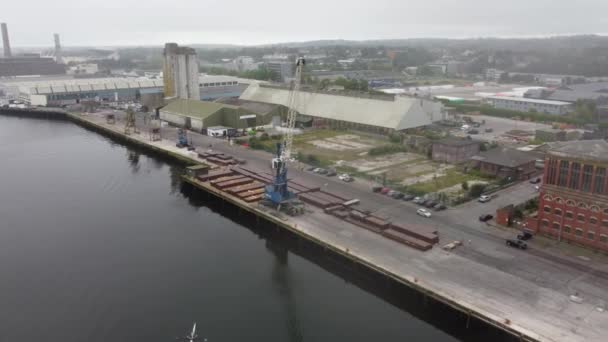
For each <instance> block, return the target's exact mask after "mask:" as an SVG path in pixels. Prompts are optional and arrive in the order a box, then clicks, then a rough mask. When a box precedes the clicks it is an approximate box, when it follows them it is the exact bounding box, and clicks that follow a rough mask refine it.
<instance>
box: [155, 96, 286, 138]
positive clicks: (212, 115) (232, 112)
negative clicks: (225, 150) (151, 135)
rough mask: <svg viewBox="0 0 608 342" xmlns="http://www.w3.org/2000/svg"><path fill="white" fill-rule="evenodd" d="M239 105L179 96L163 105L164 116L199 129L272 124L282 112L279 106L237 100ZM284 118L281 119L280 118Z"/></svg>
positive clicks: (188, 126) (176, 124) (170, 120)
mask: <svg viewBox="0 0 608 342" xmlns="http://www.w3.org/2000/svg"><path fill="white" fill-rule="evenodd" d="M232 103H235V104H237V105H231V104H225V103H219V102H207V101H196V100H186V99H176V100H173V101H171V102H170V103H169V104H168V105H167V106H165V107H163V108H162V109H160V111H159V114H160V119H161V120H163V121H166V122H169V123H170V124H172V125H174V126H178V127H185V128H188V129H192V130H194V131H198V132H204V133H205V132H206V130H207V129H209V128H212V129H213V128H218V127H219V128H222V129H223V130H229V129H244V128H249V127H256V126H263V125H268V124H270V123H271V122H272V118H273V117H275V116H276V117H279V116H280V109H279V106H269V105H267V104H257V103H251V102H249V101H238V100H233V102H232ZM279 122H280V120H279Z"/></svg>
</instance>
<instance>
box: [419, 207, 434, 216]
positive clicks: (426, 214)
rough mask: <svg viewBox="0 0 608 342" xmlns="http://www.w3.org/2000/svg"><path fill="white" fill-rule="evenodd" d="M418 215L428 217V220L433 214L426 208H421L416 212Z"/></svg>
mask: <svg viewBox="0 0 608 342" xmlns="http://www.w3.org/2000/svg"><path fill="white" fill-rule="evenodd" d="M416 214H418V215H420V216H423V217H426V218H429V217H431V212H430V211H428V210H426V209H424V208H420V209H418V210H416Z"/></svg>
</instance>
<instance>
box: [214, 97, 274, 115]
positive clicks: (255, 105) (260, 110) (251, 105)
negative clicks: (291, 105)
mask: <svg viewBox="0 0 608 342" xmlns="http://www.w3.org/2000/svg"><path fill="white" fill-rule="evenodd" d="M216 101H217V102H221V103H223V104H227V105H232V106H239V107H241V108H243V109H245V110H248V111H250V112H253V113H256V114H266V113H270V112H272V111H273V110H275V109H276V108H277V107H278V105H275V104H271V103H262V102H255V101H247V100H241V99H235V98H233V97H226V98H222V99H218V100H216Z"/></svg>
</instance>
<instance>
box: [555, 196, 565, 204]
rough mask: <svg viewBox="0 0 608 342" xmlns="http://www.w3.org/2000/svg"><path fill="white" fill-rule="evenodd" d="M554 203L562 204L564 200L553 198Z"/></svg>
mask: <svg viewBox="0 0 608 342" xmlns="http://www.w3.org/2000/svg"><path fill="white" fill-rule="evenodd" d="M555 203H557V204H564V200H563V199H561V198H560V197H556V198H555Z"/></svg>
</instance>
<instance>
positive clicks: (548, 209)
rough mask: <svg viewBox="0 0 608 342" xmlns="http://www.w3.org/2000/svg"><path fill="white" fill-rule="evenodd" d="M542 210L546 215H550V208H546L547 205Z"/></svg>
mask: <svg viewBox="0 0 608 342" xmlns="http://www.w3.org/2000/svg"><path fill="white" fill-rule="evenodd" d="M543 210H544V211H545V212H546V213H550V212H551V207H550V206H548V205H546V206H545V207H544V208H543Z"/></svg>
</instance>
